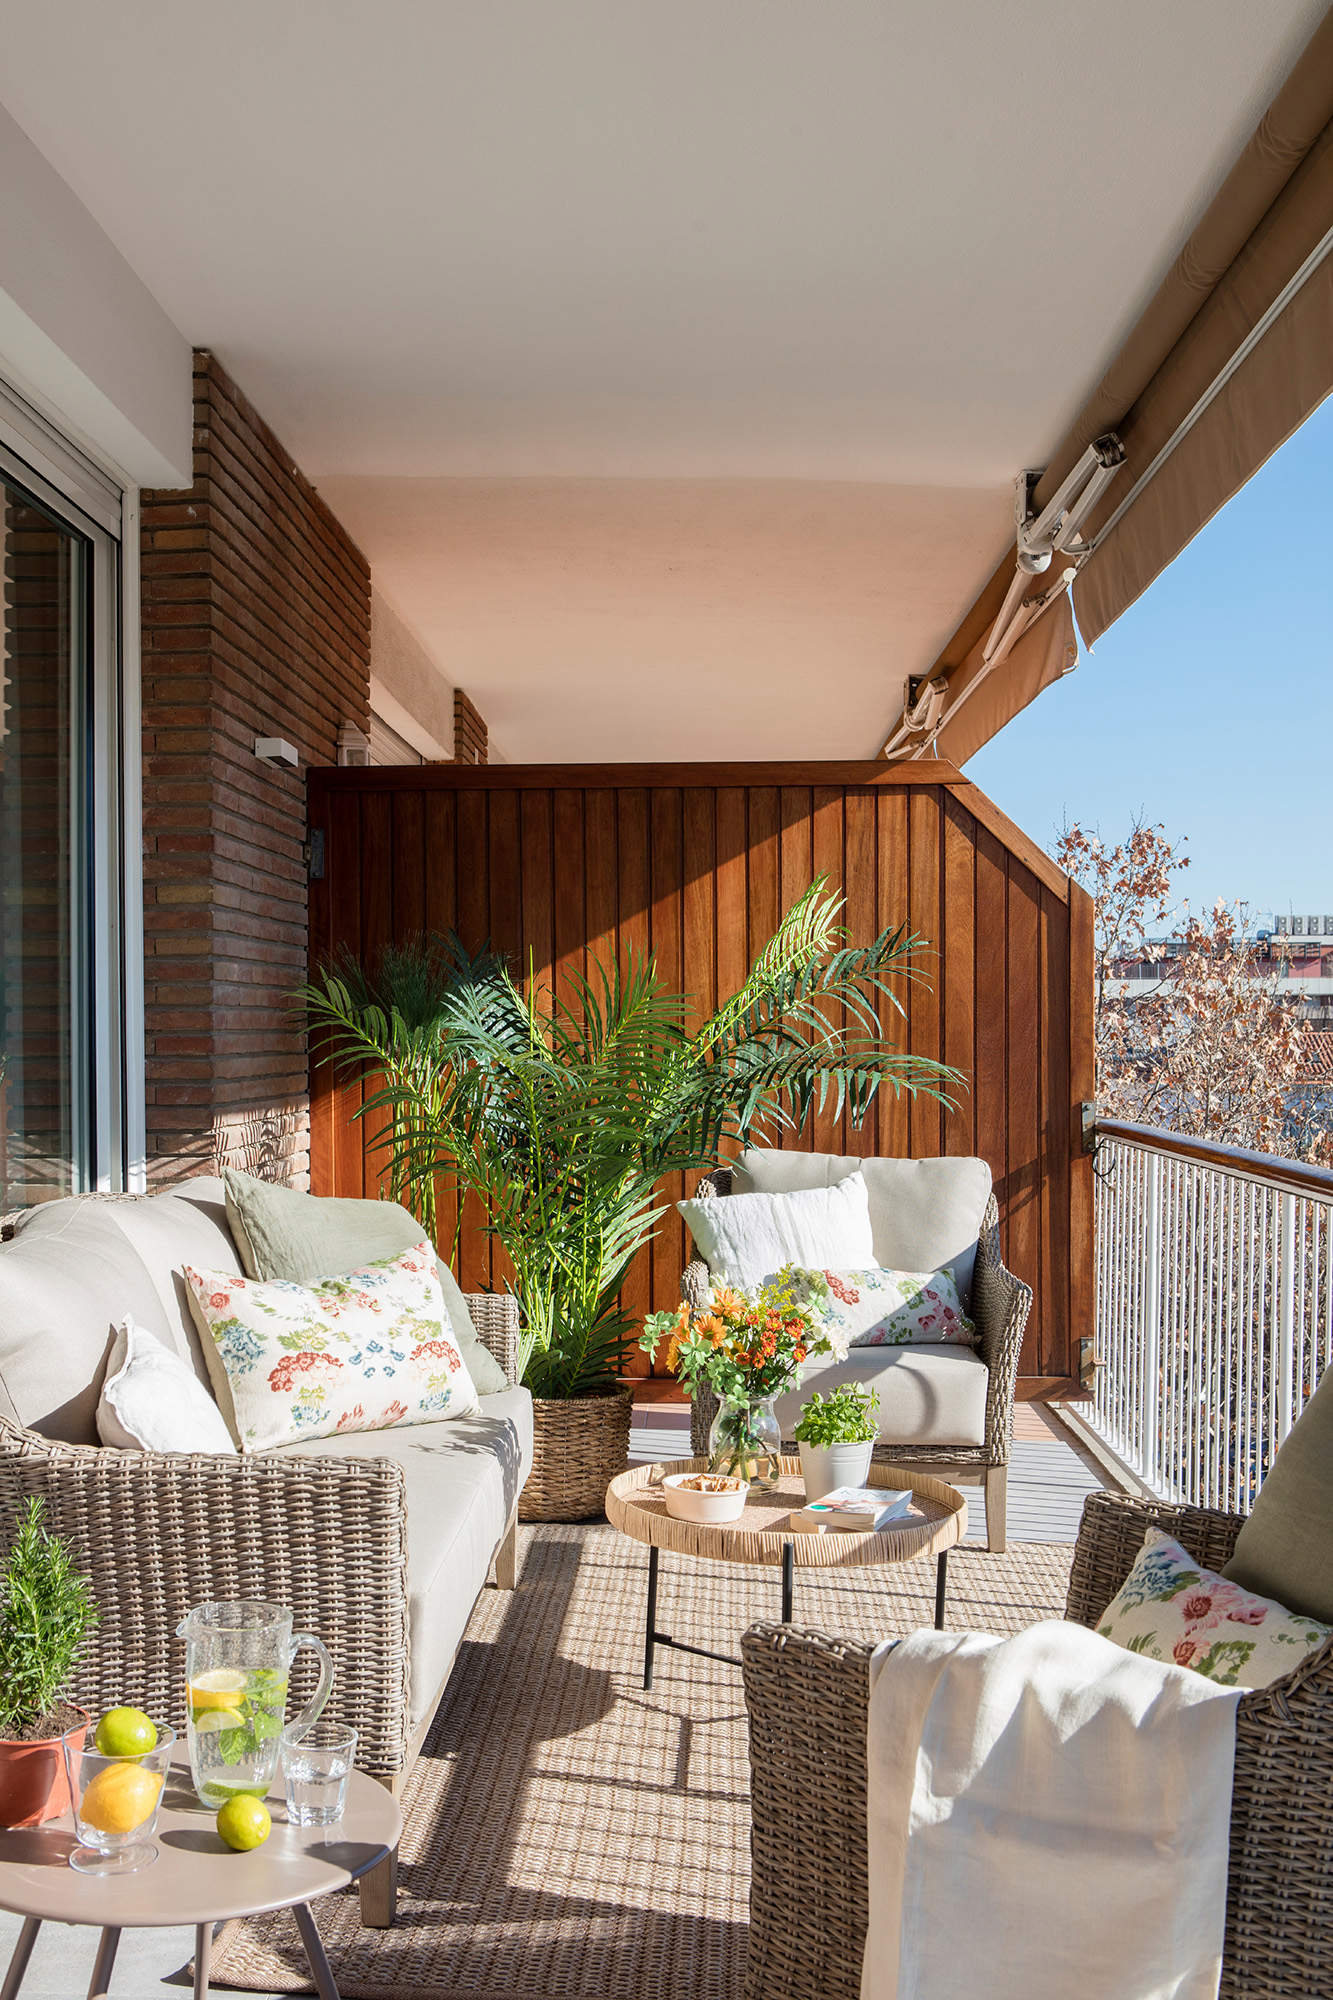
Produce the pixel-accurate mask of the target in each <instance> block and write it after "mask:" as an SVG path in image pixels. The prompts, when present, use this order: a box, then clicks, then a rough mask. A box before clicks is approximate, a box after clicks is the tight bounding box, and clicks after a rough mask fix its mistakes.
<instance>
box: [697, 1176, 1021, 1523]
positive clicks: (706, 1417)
mask: <svg viewBox="0 0 1333 2000" xmlns="http://www.w3.org/2000/svg"><path fill="white" fill-rule="evenodd" d="M694 1192H695V1199H696V1200H699V1201H706V1200H708V1199H710V1198H712V1197H715V1196H719V1195H728V1194H730V1193H731V1169H730V1167H715V1168H714V1169H713V1171H712V1173H711V1174H706V1175H705V1176H704V1178H703V1179H702V1180H701V1181H700V1183H699V1185H698V1187H697V1188H696V1189H695V1191H694ZM711 1284H712V1279H711V1277H710V1275H709V1270H708V1266H707V1264H705V1263H703V1262H702V1260H701V1259H699V1258H697V1257H696V1258H695V1259H694V1261H693V1262H692V1263H690V1264H687V1265H686V1267H685V1272H684V1275H683V1276H682V1278H681V1297H682V1299H685V1300H686V1301H687V1302H688V1303H689V1304H690V1305H695V1306H701V1305H703V1304H704V1303H705V1302H706V1300H707V1298H708V1292H709V1287H710V1285H711ZM1031 1310H1032V1287H1031V1286H1030V1285H1025V1284H1024V1283H1023V1281H1022V1279H1021V1278H1016V1277H1015V1276H1014V1274H1013V1272H1012V1271H1007V1270H1006V1269H1005V1266H1004V1260H1003V1258H1002V1257H1001V1255H1000V1211H999V1208H998V1206H997V1204H996V1200H995V1197H994V1195H992V1196H991V1198H990V1201H989V1203H988V1204H987V1207H986V1214H985V1219H984V1220H983V1222H982V1225H981V1234H980V1236H979V1237H978V1239H977V1261H976V1265H975V1267H974V1270H973V1274H972V1318H973V1320H974V1321H975V1322H976V1327H977V1331H978V1333H979V1334H980V1336H981V1356H982V1359H983V1360H984V1361H985V1363H986V1366H987V1368H988V1369H989V1371H990V1384H989V1388H988V1390H987V1394H986V1432H985V1440H984V1442H983V1443H982V1444H979V1445H947V1446H946V1445H922V1444H901V1445H898V1444H889V1443H880V1444H877V1445H876V1446H875V1451H874V1457H875V1459H876V1461H877V1462H880V1463H882V1464H886V1465H895V1466H900V1467H906V1468H911V1469H913V1470H919V1471H921V1472H929V1473H933V1474H934V1475H935V1476H936V1477H937V1478H946V1477H948V1476H950V1475H953V1476H955V1477H958V1478H962V1479H965V1480H975V1479H980V1480H981V1482H982V1484H983V1485H984V1487H985V1489H986V1546H987V1548H989V1549H991V1550H993V1551H995V1552H997V1553H998V1552H1001V1551H1002V1550H1003V1549H1004V1546H1005V1516H1006V1511H1007V1501H1008V1486H1009V1448H1010V1445H1011V1444H1012V1442H1013V1434H1014V1391H1015V1388H1016V1387H1017V1383H1018V1357H1019V1353H1020V1351H1021V1349H1022V1346H1023V1331H1024V1328H1025V1327H1026V1326H1027V1323H1028V1314H1029V1313H1030V1312H1031ZM716 1411H717V1401H716V1398H715V1397H714V1396H713V1395H712V1393H711V1391H709V1390H708V1389H706V1388H705V1389H701V1390H700V1391H699V1393H697V1394H696V1396H695V1398H694V1402H693V1407H692V1411H691V1418H690V1438H691V1445H692V1448H693V1450H694V1452H695V1454H696V1456H698V1457H702V1456H703V1454H704V1453H705V1452H706V1451H707V1449H708V1431H709V1427H710V1425H711V1424H712V1421H713V1418H714V1415H715V1414H716ZM786 1442H787V1440H785V1439H784V1443H786Z"/></svg>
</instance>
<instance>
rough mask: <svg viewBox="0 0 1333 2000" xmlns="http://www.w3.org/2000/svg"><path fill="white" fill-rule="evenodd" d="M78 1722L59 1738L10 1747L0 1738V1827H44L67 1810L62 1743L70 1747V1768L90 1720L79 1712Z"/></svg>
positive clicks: (48, 1738) (67, 1783)
mask: <svg viewBox="0 0 1333 2000" xmlns="http://www.w3.org/2000/svg"><path fill="white" fill-rule="evenodd" d="M78 1712H79V1715H80V1716H81V1717H82V1720H81V1721H79V1722H76V1723H75V1724H74V1725H73V1727H72V1728H70V1729H67V1730H66V1731H65V1734H64V1735H63V1736H50V1737H47V1738H45V1739H43V1740H42V1741H40V1742H36V1743H14V1742H10V1741H9V1740H8V1739H7V1738H5V1737H0V1826H44V1825H45V1823H46V1821H47V1820H49V1819H58V1818H59V1817H60V1815H61V1813H64V1812H68V1811H69V1808H70V1796H69V1778H68V1775H67V1773H66V1771H65V1755H64V1751H63V1750H62V1748H61V1745H62V1743H66V1742H67V1743H68V1744H69V1746H70V1752H71V1757H72V1758H73V1759H74V1760H75V1761H74V1768H75V1770H76V1771H77V1770H78V1762H77V1759H78V1758H80V1757H82V1755H83V1745H84V1739H85V1737H86V1736H87V1734H88V1726H89V1724H90V1723H91V1721H92V1717H91V1716H90V1715H88V1714H86V1713H85V1711H84V1710H83V1709H79V1711H78Z"/></svg>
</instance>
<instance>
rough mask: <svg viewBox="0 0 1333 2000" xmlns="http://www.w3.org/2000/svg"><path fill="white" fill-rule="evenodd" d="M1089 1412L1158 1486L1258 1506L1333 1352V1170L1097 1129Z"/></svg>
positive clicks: (1130, 1130) (1196, 1498)
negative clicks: (1261, 1489)
mask: <svg viewBox="0 0 1333 2000" xmlns="http://www.w3.org/2000/svg"><path fill="white" fill-rule="evenodd" d="M1097 1132H1098V1146H1097V1160H1096V1170H1097V1329H1096V1332H1097V1338H1096V1354H1097V1359H1098V1362H1099V1364H1100V1365H1099V1366H1098V1368H1097V1371H1096V1381H1095V1387H1094V1391H1093V1403H1092V1407H1091V1409H1089V1408H1088V1407H1087V1405H1084V1406H1083V1414H1084V1416H1085V1417H1086V1418H1087V1420H1088V1421H1089V1422H1090V1423H1091V1424H1092V1425H1093V1427H1094V1429H1095V1430H1097V1431H1098V1432H1099V1433H1100V1434H1101V1435H1102V1437H1104V1438H1105V1440H1106V1442H1107V1443H1108V1444H1109V1445H1110V1446H1111V1447H1112V1449H1113V1450H1114V1451H1115V1452H1117V1453H1118V1454H1119V1456H1120V1457H1121V1458H1122V1459H1123V1460H1124V1461H1125V1463H1126V1464H1127V1465H1128V1466H1129V1467H1130V1469H1131V1470H1132V1471H1133V1472H1135V1473H1136V1474H1137V1475H1138V1477H1139V1478H1140V1479H1141V1480H1143V1481H1144V1483H1145V1484H1146V1485H1148V1486H1150V1487H1151V1488H1152V1489H1153V1490H1154V1491H1155V1492H1157V1493H1159V1494H1161V1495H1162V1496H1163V1497H1164V1498H1166V1499H1170V1500H1180V1501H1188V1502H1190V1503H1192V1504H1194V1505H1196V1506H1201V1507H1220V1508H1224V1509H1226V1510H1228V1511H1231V1512H1235V1513H1245V1512H1247V1511H1248V1509H1249V1507H1250V1504H1251V1502H1252V1501H1253V1498H1254V1494H1255V1491H1256V1489H1257V1487H1258V1485H1259V1483H1260V1481H1261V1480H1262V1478H1263V1476H1264V1473H1265V1472H1266V1470H1267V1468H1268V1466H1269V1464H1270V1462H1271V1460H1272V1457H1273V1454H1274V1452H1275V1451H1276V1450H1277V1447H1278V1446H1279V1444H1281V1442H1282V1440H1283V1438H1284V1437H1285V1436H1286V1435H1287V1432H1288V1431H1289V1430H1290V1429H1291V1427H1292V1424H1293V1423H1294V1422H1295V1421H1296V1418H1297V1417H1298V1416H1299V1414H1300V1411H1301V1407H1302V1405H1303V1404H1304V1401H1305V1399H1306V1397H1307V1396H1308V1395H1309V1394H1310V1392H1311V1390H1312V1389H1313V1388H1314V1385H1315V1383H1316V1382H1317V1381H1318V1379H1319V1376H1320V1374H1321V1373H1322V1371H1323V1369H1324V1368H1325V1367H1326V1366H1327V1364H1328V1362H1329V1360H1330V1358H1333V1173H1329V1172H1326V1171H1324V1170H1323V1169H1320V1168H1316V1167H1305V1166H1302V1165H1300V1164H1299V1163H1298V1162H1296V1161H1293V1160H1281V1159H1276V1158H1274V1157H1272V1156H1271V1155H1269V1154H1264V1153H1245V1152H1241V1151H1239V1150H1236V1149H1233V1148H1230V1147H1225V1146H1214V1145H1211V1144H1209V1143H1207V1142H1205V1141H1201V1140H1196V1139H1183V1138H1180V1137H1178V1136H1177V1135H1176V1134H1174V1133H1170V1132H1158V1131H1155V1130H1152V1129H1150V1128H1148V1127H1146V1126H1137V1125H1124V1124H1120V1123H1118V1122H1116V1121H1111V1120H1108V1121H1103V1122H1101V1123H1099V1125H1098V1128H1097Z"/></svg>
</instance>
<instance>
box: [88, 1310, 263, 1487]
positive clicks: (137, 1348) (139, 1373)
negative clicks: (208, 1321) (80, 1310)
mask: <svg viewBox="0 0 1333 2000" xmlns="http://www.w3.org/2000/svg"><path fill="white" fill-rule="evenodd" d="M97 1435H98V1437H99V1438H100V1439H101V1440H102V1443H103V1444H108V1445H113V1446H115V1447H116V1448H117V1449H119V1450H121V1451H166V1452H176V1453H181V1452H196V1451H225V1452H227V1453H229V1454H230V1456H231V1457H233V1458H234V1457H235V1455H236V1446H235V1444H234V1443H233V1442H232V1436H231V1432H230V1431H229V1430H228V1429H227V1425H226V1420H225V1419H224V1417H223V1415H222V1412H221V1410H220V1409H219V1408H218V1406H217V1404H216V1403H215V1402H214V1401H213V1398H212V1397H211V1396H210V1395H209V1393H208V1391H207V1389H205V1387H204V1385H203V1383H202V1382H201V1381H200V1380H199V1378H198V1376H197V1375H196V1374H195V1372H194V1370H193V1369H192V1368H191V1367H190V1366H189V1364H188V1363H187V1362H184V1361H182V1360H181V1358H180V1356H179V1354H173V1353H172V1351H171V1349H170V1348H169V1347H164V1346H163V1345H162V1342H161V1341H160V1340H159V1339H158V1338H157V1336H156V1335H155V1334H152V1333H149V1332H148V1330H147V1328H146V1327H142V1326H140V1325H139V1324H138V1322H137V1321H136V1320H134V1319H132V1318H126V1319H123V1320H122V1321H121V1323H120V1325H119V1326H118V1327H117V1328H116V1337H115V1339H114V1341H113V1342H112V1344H111V1355H110V1358H109V1360H108V1362H107V1370H106V1381H105V1382H104V1383H103V1385H102V1394H101V1396H100V1398H99V1399H98V1404H97Z"/></svg>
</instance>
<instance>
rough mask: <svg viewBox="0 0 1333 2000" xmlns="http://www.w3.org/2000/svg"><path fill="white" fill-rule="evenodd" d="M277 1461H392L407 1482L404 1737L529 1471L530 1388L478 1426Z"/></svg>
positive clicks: (487, 1402) (310, 1451)
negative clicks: (407, 1651) (409, 1661)
mask: <svg viewBox="0 0 1333 2000" xmlns="http://www.w3.org/2000/svg"><path fill="white" fill-rule="evenodd" d="M272 1455H273V1456H274V1457H275V1458H290V1457H296V1456H300V1457H302V1458H365V1457H367V1456H371V1455H373V1456H374V1457H375V1458H391V1459H392V1460H393V1461H394V1462H395V1464H397V1465H401V1466H402V1468H403V1473H404V1476H405V1478H406V1481H407V1611H408V1629H409V1632H410V1635H411V1657H412V1669H411V1680H410V1692H409V1696H408V1711H407V1716H408V1720H407V1727H408V1734H409V1736H410V1737H412V1738H414V1739H415V1737H416V1735H417V1732H418V1730H420V1729H421V1728H422V1727H423V1726H424V1725H425V1724H426V1723H427V1722H428V1721H429V1720H430V1716H431V1714H432V1713H433V1711H434V1707H435V1703H436V1701H437V1700H438V1698H439V1691H440V1688H441V1686H442V1685H443V1683H444V1681H445V1679H446V1677H447V1675H448V1673H449V1669H450V1667H451V1666H452V1664H453V1660H454V1656H455V1654H456V1653H457V1651H458V1646H459V1642H460V1640H461V1639H462V1637H463V1631H464V1628H465V1626H466V1625H467V1622H468V1619H469V1618H470V1617H471V1615H472V1606H473V1604H474V1602H475V1600H476V1596H477V1592H478V1591H479V1590H480V1589H481V1587H482V1585H483V1584H484V1583H485V1581H486V1574H487V1571H488V1569H489V1568H490V1564H491V1558H492V1556H493V1555H494V1553H495V1549H496V1547H497V1545H498V1543H499V1542H500V1541H501V1539H502V1537H503V1535H504V1532H505V1526H506V1523H507V1522H508V1521H509V1519H510V1517H511V1515H512V1514H513V1512H514V1509H515V1507H516V1506H517V1504H518V1496H519V1491H520V1489H521V1487H522V1485H523V1482H524V1480H525V1479H526V1478H527V1476H528V1473H529V1472H530V1471H531V1469H532V1398H531V1396H530V1395H529V1394H528V1392H527V1390H526V1389H506V1390H505V1391H504V1392H503V1393H502V1394H500V1395H495V1396H483V1397H482V1398H481V1412H480V1414H479V1415H478V1416H475V1417H455V1418H451V1419H450V1421H449V1422H448V1423H442V1424H412V1425H408V1426H405V1427H404V1428H403V1429H401V1430H388V1431H373V1432H366V1431H360V1432H353V1433H350V1434H344V1435H343V1436H340V1437H324V1438H313V1439H311V1440H310V1442H309V1443H297V1444H286V1445H281V1446H280V1447H279V1448H278V1450H277V1451H276V1452H274V1453H273V1454H272Z"/></svg>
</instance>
